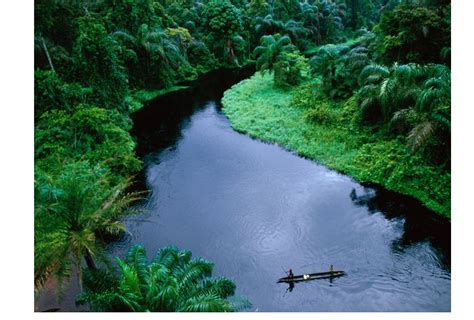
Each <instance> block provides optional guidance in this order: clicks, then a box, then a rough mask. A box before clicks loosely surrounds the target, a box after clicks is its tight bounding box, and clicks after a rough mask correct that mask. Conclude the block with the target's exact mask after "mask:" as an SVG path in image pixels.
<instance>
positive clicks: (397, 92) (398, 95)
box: [359, 63, 423, 122]
mask: <svg viewBox="0 0 474 320" xmlns="http://www.w3.org/2000/svg"><path fill="white" fill-rule="evenodd" d="M420 77H423V69H422V68H421V67H420V66H419V65H416V64H404V65H399V64H397V63H395V64H394V65H393V66H392V67H391V68H387V67H385V66H382V65H377V64H372V65H368V66H366V67H365V68H364V69H362V71H361V73H360V82H361V85H362V88H361V89H360V91H359V97H360V98H361V103H360V106H361V108H362V111H363V113H365V114H367V112H376V113H378V114H380V117H381V118H382V120H383V121H385V122H388V121H389V120H390V119H391V118H392V117H393V116H394V114H395V113H396V112H397V111H400V110H403V109H406V108H409V107H410V106H412V105H414V104H415V102H416V99H417V97H418V95H419V93H420V90H419V87H418V86H417V85H416V83H417V82H418V81H419V79H420Z"/></svg>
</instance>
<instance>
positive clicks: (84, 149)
mask: <svg viewBox="0 0 474 320" xmlns="http://www.w3.org/2000/svg"><path fill="white" fill-rule="evenodd" d="M34 48H35V71H34V79H35V97H34V98H35V117H34V119H35V123H34V125H35V138H34V140H35V182H34V187H35V290H37V291H39V290H41V289H42V287H43V285H44V284H45V282H46V281H48V279H52V278H53V279H56V280H58V283H59V284H60V285H61V284H62V283H63V280H66V279H69V278H70V277H74V278H75V280H77V281H79V283H80V284H81V285H82V284H85V286H84V290H85V291H84V293H83V295H82V296H81V298H80V300H79V301H80V302H81V303H88V304H89V305H90V306H91V308H92V309H94V310H103V311H105V310H133V311H146V310H148V311H152V310H153V311H157V310H167V311H171V310H173V311H232V310H235V309H236V307H235V306H234V305H232V304H231V303H229V300H228V298H229V297H230V296H231V295H232V294H233V292H234V286H233V284H231V282H230V281H228V280H225V279H221V280H212V279H207V278H208V277H210V275H211V270H212V268H210V264H209V263H208V262H203V261H201V260H199V261H200V262H202V266H203V268H204V269H200V270H199V272H198V271H195V270H194V269H193V268H192V265H194V263H197V262H196V261H197V260H190V253H189V252H178V251H176V250H175V249H170V248H165V249H163V251H160V253H159V254H158V256H159V257H160V255H161V254H164V253H165V252H172V253H170V257H171V256H173V257H176V259H175V260H173V263H175V264H173V265H172V264H169V263H171V262H166V261H161V260H160V258H157V260H156V261H154V262H152V263H151V264H150V265H147V264H145V260H146V259H145V258H144V252H143V249H140V248H139V247H136V248H133V249H131V250H132V251H131V253H130V255H129V257H128V258H127V259H126V260H125V261H122V260H118V265H119V268H118V269H117V270H115V271H113V270H112V271H111V270H108V271H105V270H103V269H102V268H105V267H106V266H108V265H110V262H109V261H108V260H107V258H106V257H105V256H104V254H103V250H104V247H105V246H106V244H107V243H108V242H109V241H111V240H113V239H115V238H116V237H117V236H118V235H120V234H121V232H123V231H124V226H123V225H122V224H121V222H120V221H121V218H122V217H123V216H124V215H125V214H130V213H132V212H131V211H130V209H129V207H130V206H131V205H132V204H133V203H135V202H136V201H138V200H139V199H140V198H142V197H144V196H145V195H144V194H141V193H136V192H130V187H131V186H132V184H133V176H134V175H135V174H136V173H137V172H138V171H139V170H140V168H141V161H140V160H139V159H138V158H137V156H136V154H135V151H134V149H135V144H136V143H135V141H134V139H133V138H132V137H131V135H130V133H129V131H130V129H131V127H132V123H131V120H130V114H131V113H132V112H134V111H136V110H138V109H140V108H141V107H142V106H143V103H144V102H146V101H148V100H150V99H153V98H154V97H157V96H159V95H161V94H164V93H167V92H171V91H174V90H180V89H182V88H185V87H186V85H187V82H189V81H190V80H194V79H197V78H198V76H199V75H201V74H203V73H206V72H209V71H211V70H213V69H216V68H220V67H223V66H232V67H241V66H243V65H246V64H248V63H255V64H256V67H257V68H258V70H260V71H261V72H262V74H263V75H261V74H260V73H259V74H257V75H256V76H254V77H253V78H252V79H250V80H248V81H245V82H243V83H241V84H240V85H238V86H236V87H234V88H233V89H232V90H231V91H229V92H228V93H227V94H226V96H225V99H224V104H225V112H226V113H227V114H228V116H229V117H230V119H231V122H232V124H233V126H234V127H235V128H236V129H237V130H241V131H244V132H248V133H249V134H251V135H252V136H255V137H259V138H261V139H263V140H269V141H276V142H278V143H280V144H281V145H283V146H285V147H287V148H290V149H294V150H297V151H298V152H300V153H301V154H302V155H305V156H307V157H310V158H313V159H316V160H319V161H321V162H323V163H325V164H327V165H328V166H330V167H332V168H336V169H338V170H340V171H342V172H345V173H347V174H349V175H351V176H354V177H355V178H357V179H359V180H360V181H370V182H376V183H379V184H382V185H384V186H386V187H388V188H389V189H392V190H396V191H399V192H402V193H405V194H409V195H413V196H415V197H417V198H418V199H420V200H421V201H422V202H423V203H425V204H426V205H427V206H428V207H429V208H431V209H433V210H435V211H436V212H439V213H441V214H443V215H447V216H449V215H450V85H451V82H450V73H451V72H450V2H449V1H446V0H305V1H300V0H271V1H265V0H205V1H198V0H173V1H172V0H136V1H132V0H93V1H62V0H38V1H35V38H34ZM132 255H135V258H133V257H132ZM134 259H135V260H134ZM175 269H176V270H175ZM196 270H197V269H196ZM73 272H75V274H74V275H73V274H72V273H73ZM176 272H181V273H180V274H179V275H178V274H177V273H176ZM186 272H188V273H186ZM106 274H107V275H106ZM184 274H186V275H185V277H189V279H188V280H187V281H185V282H184V283H182V282H180V281H181V280H179V279H178V278H177V277H178V276H179V277H181V276H182V275H184ZM99 275H103V276H104V279H109V280H110V281H109V282H108V283H102V284H101V286H96V287H91V286H90V284H91V282H90V281H89V282H88V279H89V280H90V279H92V278H93V277H97V276H99ZM91 277H92V278H91ZM134 277H135V278H134ZM59 292H60V290H59ZM176 295H178V296H179V299H176Z"/></svg>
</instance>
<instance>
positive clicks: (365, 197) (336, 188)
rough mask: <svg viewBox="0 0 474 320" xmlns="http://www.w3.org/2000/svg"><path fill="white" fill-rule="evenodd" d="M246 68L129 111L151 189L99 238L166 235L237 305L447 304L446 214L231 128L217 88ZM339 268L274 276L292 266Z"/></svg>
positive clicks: (158, 243)
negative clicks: (210, 267)
mask: <svg viewBox="0 0 474 320" xmlns="http://www.w3.org/2000/svg"><path fill="white" fill-rule="evenodd" d="M248 75H249V74H248V72H247V73H246V74H245V72H244V74H239V73H233V72H229V71H227V72H224V71H222V72H217V73H215V74H213V75H211V76H209V77H208V78H207V79H203V80H202V81H201V82H200V85H199V86H198V87H195V88H193V89H190V90H187V91H183V92H176V93H172V94H168V95H166V96H163V97H161V98H159V99H157V100H155V101H154V102H153V103H150V104H149V105H148V106H146V107H145V108H144V109H142V110H141V111H139V112H138V113H137V114H136V115H135V117H134V123H135V128H134V130H133V134H134V135H135V136H136V137H137V139H138V153H139V155H140V156H141V157H142V158H143V159H144V164H145V169H144V177H143V180H144V182H145V183H146V187H147V188H148V189H149V190H150V195H149V198H148V199H147V201H146V203H145V204H144V205H143V206H144V208H145V209H146V210H147V211H146V213H144V214H142V215H140V216H130V217H129V218H127V222H126V224H127V226H128V230H129V231H130V235H129V236H128V237H127V238H126V239H124V240H122V241H120V242H115V243H113V244H112V245H111V247H110V250H109V251H110V254H111V255H118V256H124V255H125V253H126V251H127V250H128V248H129V247H130V245H132V244H135V243H140V244H143V245H144V246H145V248H146V250H147V253H148V256H149V258H151V257H152V256H154V254H155V252H156V251H157V250H158V249H159V248H160V247H162V246H165V245H168V244H174V245H176V246H177V247H178V248H180V249H189V250H191V251H192V252H193V255H194V256H199V257H203V258H205V259H208V260H210V261H212V262H214V264H215V267H214V276H225V277H227V278H229V279H231V280H233V281H234V282H235V284H236V285H237V291H236V295H238V296H244V297H246V298H248V299H249V300H250V301H251V303H252V305H253V306H252V308H250V309H249V310H248V311H256V310H257V311H450V309H451V273H450V259H451V249H450V246H451V242H450V238H451V232H450V224H449V223H448V222H446V221H443V220H442V219H440V218H438V217H437V216H435V215H434V214H433V213H431V212H429V211H428V210H426V209H425V208H424V207H422V206H421V205H419V204H418V202H416V201H414V200H413V199H411V198H408V197H404V196H400V195H397V194H394V193H391V192H388V191H386V190H384V189H382V188H377V187H367V186H366V187H364V186H362V185H360V184H359V183H357V182H355V181H354V180H353V179H351V178H350V177H347V176H344V175H341V174H338V173H337V172H335V171H332V170H329V169H327V168H326V167H324V166H322V165H318V164H317V163H315V162H313V161H309V160H307V159H304V158H301V157H299V156H297V155H295V154H293V153H291V152H288V151H286V150H283V149H282V148H280V147H279V146H277V145H272V144H266V143H263V142H260V141H257V140H252V139H251V138H249V137H247V136H245V135H242V134H239V133H237V132H235V131H234V130H233V129H232V128H231V126H230V123H229V121H228V119H227V118H226V117H225V116H224V115H223V114H222V113H221V111H220V108H221V105H220V104H219V101H220V99H221V97H222V93H223V91H224V90H225V89H227V88H228V87H230V85H231V84H232V83H235V82H237V81H238V80H239V79H242V78H243V77H245V76H248ZM330 265H334V268H335V269H337V270H344V271H346V272H347V275H346V276H343V277H340V278H335V279H332V280H328V279H326V280H315V281H311V282H305V283H298V284H296V285H295V287H294V289H293V291H291V292H290V291H288V290H287V288H288V286H287V285H285V284H277V283H276V281H277V279H278V278H280V277H282V276H285V274H284V271H283V269H286V270H288V269H289V268H292V269H293V272H294V273H295V274H302V273H312V272H320V271H327V270H328V269H329V266H330Z"/></svg>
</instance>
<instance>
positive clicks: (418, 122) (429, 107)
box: [358, 64, 451, 161]
mask: <svg viewBox="0 0 474 320" xmlns="http://www.w3.org/2000/svg"><path fill="white" fill-rule="evenodd" d="M360 80H361V84H362V85H363V86H362V88H361V89H360V90H359V92H358V95H359V98H360V100H361V103H360V107H361V109H362V112H363V114H365V115H366V118H370V117H371V114H370V113H372V120H374V119H375V120H383V121H384V122H386V123H388V124H389V128H391V129H395V130H397V131H399V132H401V133H406V134H407V146H408V148H409V149H410V151H411V152H412V153H415V152H417V151H419V150H421V149H423V147H425V146H426V145H427V144H428V142H429V141H432V140H433V139H434V140H436V141H437V142H434V144H435V145H437V147H436V148H439V149H442V153H443V154H444V155H445V157H444V158H446V157H448V158H449V143H446V141H449V140H450V130H451V122H450V112H451V107H450V99H451V75H450V69H449V68H448V67H446V66H444V65H436V64H431V65H426V66H420V65H417V64H407V65H398V64H394V65H393V66H392V67H391V68H387V67H385V66H381V65H369V66H367V67H365V68H364V69H363V70H362V72H361V74H360ZM374 113H375V114H379V115H380V117H373V114H374ZM437 137H443V138H437ZM439 158H443V156H440V157H439ZM445 160H446V159H445ZM448 161H449V159H448Z"/></svg>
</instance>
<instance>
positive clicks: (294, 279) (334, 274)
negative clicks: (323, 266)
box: [277, 271, 346, 283]
mask: <svg viewBox="0 0 474 320" xmlns="http://www.w3.org/2000/svg"><path fill="white" fill-rule="evenodd" d="M345 274H346V273H345V272H344V271H327V272H317V273H308V274H306V275H304V274H301V275H298V276H293V277H292V278H291V279H290V278H289V277H283V278H280V279H278V281H277V283H283V282H284V283H289V282H303V281H311V280H317V279H328V278H335V277H340V276H343V275H345ZM305 276H306V277H305Z"/></svg>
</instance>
